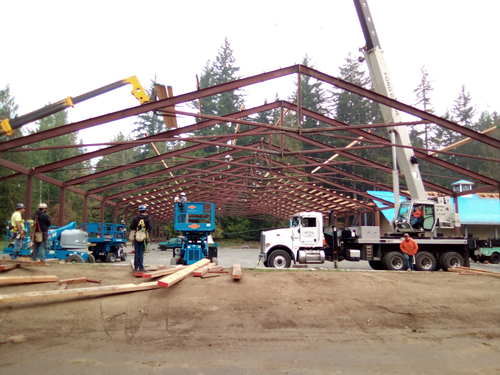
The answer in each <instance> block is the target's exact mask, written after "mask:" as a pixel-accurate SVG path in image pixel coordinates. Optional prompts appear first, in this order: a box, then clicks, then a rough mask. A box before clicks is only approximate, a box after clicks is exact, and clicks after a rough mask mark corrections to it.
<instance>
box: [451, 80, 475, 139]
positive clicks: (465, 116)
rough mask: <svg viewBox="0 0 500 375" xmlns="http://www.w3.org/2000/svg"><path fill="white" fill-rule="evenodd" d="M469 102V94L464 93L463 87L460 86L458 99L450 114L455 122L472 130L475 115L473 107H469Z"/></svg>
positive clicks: (470, 100) (470, 99)
mask: <svg viewBox="0 0 500 375" xmlns="http://www.w3.org/2000/svg"><path fill="white" fill-rule="evenodd" d="M471 102H472V98H471V95H470V92H466V91H465V85H462V88H461V90H460V93H459V95H458V98H457V99H455V105H454V106H453V109H452V111H451V113H452V115H453V119H454V120H455V122H457V123H458V124H460V125H463V126H466V127H468V128H471V129H474V125H473V122H474V116H475V115H476V109H475V106H473V105H471ZM474 130H475V129H474Z"/></svg>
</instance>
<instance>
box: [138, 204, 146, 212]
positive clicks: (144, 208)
mask: <svg viewBox="0 0 500 375" xmlns="http://www.w3.org/2000/svg"><path fill="white" fill-rule="evenodd" d="M146 209H147V207H146V206H145V205H144V204H141V205H140V206H139V212H144V211H146Z"/></svg>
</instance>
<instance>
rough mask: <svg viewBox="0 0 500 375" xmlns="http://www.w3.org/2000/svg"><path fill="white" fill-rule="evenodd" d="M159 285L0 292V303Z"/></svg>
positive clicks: (135, 290)
mask: <svg viewBox="0 0 500 375" xmlns="http://www.w3.org/2000/svg"><path fill="white" fill-rule="evenodd" d="M158 288H160V286H159V285H158V284H157V283H156V282H148V283H142V284H123V285H108V286H98V287H92V288H77V289H66V290H52V291H48V292H28V293H12V294H0V304H7V303H14V302H26V301H30V302H33V301H39V300H44V301H47V300H60V299H65V298H73V297H89V296H104V295H109V294H118V293H128V292H140V291H143V290H151V289H158Z"/></svg>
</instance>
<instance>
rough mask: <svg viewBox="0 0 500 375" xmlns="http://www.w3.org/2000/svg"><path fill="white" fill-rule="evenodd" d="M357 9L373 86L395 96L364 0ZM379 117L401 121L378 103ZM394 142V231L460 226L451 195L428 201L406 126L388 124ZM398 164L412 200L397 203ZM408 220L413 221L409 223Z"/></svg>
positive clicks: (387, 120)
mask: <svg viewBox="0 0 500 375" xmlns="http://www.w3.org/2000/svg"><path fill="white" fill-rule="evenodd" d="M354 5H355V7H356V12H357V13H358V18H359V21H360V23H361V28H362V30H363V34H364V37H365V41H366V46H365V47H364V48H363V49H362V50H363V53H364V56H365V60H366V62H367V64H368V69H369V72H370V77H371V79H372V84H373V88H374V89H375V91H376V92H377V93H379V94H382V95H385V96H387V97H389V98H391V99H396V92H395V90H394V85H393V83H392V80H391V77H390V75H389V69H388V67H387V64H386V62H385V59H384V52H383V51H382V49H381V47H380V41H379V38H378V35H377V32H376V30H375V24H374V23H373V18H372V16H371V13H370V9H369V7H368V2H367V0H354ZM380 107H381V111H382V116H383V118H384V121H385V122H386V123H398V122H402V121H403V118H402V115H401V113H400V112H399V111H398V110H397V109H394V108H391V107H387V106H385V105H382V104H381V105H380ZM388 130H389V134H390V136H391V141H392V144H393V147H392V154H393V164H394V168H393V185H394V208H395V217H394V221H393V227H394V230H395V231H396V232H424V231H433V230H434V228H435V227H436V226H437V227H440V228H452V227H454V226H460V216H459V215H458V213H454V212H453V207H452V205H451V199H450V197H438V198H437V199H436V200H435V201H434V200H429V199H428V198H427V194H426V192H425V188H424V183H423V181H422V177H421V175H420V170H419V167H418V160H417V158H416V156H415V154H414V152H413V150H412V149H411V148H407V147H398V146H411V141H410V137H409V135H408V131H407V130H406V127H405V126H390V127H388ZM398 166H399V168H400V169H401V172H402V173H403V175H404V176H405V180H406V184H407V186H408V189H409V191H410V197H411V201H406V202H403V203H402V204H399V173H398ZM417 206H421V207H422V209H423V216H421V218H420V220H418V221H417V222H415V221H413V220H412V216H411V215H412V213H413V212H414V211H415V208H416V207H417ZM411 222H415V225H412V223H411Z"/></svg>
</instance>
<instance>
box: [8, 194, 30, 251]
mask: <svg viewBox="0 0 500 375" xmlns="http://www.w3.org/2000/svg"><path fill="white" fill-rule="evenodd" d="M24 211H26V207H25V206H24V204H22V203H18V204H17V205H16V210H15V211H14V212H13V213H12V216H11V217H10V233H11V236H12V238H14V250H13V252H12V255H11V256H10V257H11V258H12V259H17V257H18V256H19V252H20V251H21V247H22V245H23V239H24V237H25V236H26V232H25V230H24V220H23V214H24Z"/></svg>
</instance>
